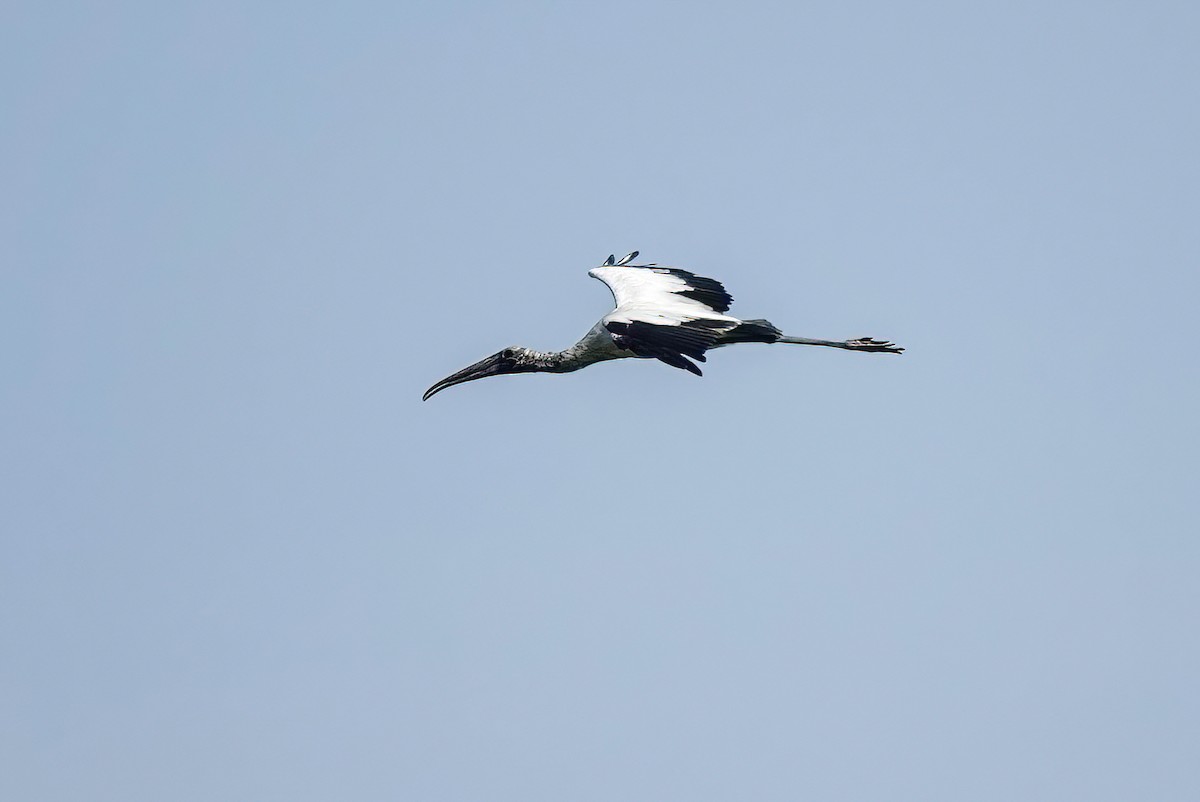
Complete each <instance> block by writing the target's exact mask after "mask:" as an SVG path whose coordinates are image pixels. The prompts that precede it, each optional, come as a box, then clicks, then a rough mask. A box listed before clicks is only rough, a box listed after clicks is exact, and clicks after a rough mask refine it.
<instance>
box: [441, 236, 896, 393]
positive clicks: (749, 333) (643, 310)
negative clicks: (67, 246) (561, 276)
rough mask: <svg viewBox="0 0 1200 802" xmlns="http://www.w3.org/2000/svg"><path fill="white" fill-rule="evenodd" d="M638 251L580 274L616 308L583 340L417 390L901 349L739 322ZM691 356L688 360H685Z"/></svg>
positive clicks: (520, 352) (496, 357)
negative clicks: (729, 357)
mask: <svg viewBox="0 0 1200 802" xmlns="http://www.w3.org/2000/svg"><path fill="white" fill-rule="evenodd" d="M637 255H638V251H633V252H632V253H630V254H628V255H626V256H624V257H623V258H621V259H620V260H617V259H616V258H614V257H613V256H611V255H610V256H609V257H608V260H607V261H605V263H604V264H603V265H601V266H600V267H595V268H592V269H591V270H589V271H588V275H589V276H591V277H592V278H597V279H600V280H601V281H603V282H604V283H605V284H607V285H608V288H609V289H610V290H612V294H613V299H614V300H615V301H616V304H617V307H616V309H614V310H612V311H611V312H609V313H608V314H607V315H605V316H604V317H602V318H600V322H598V323H597V324H596V325H595V326H593V327H592V329H591V331H589V332H588V333H587V334H585V335H583V339H581V340H580V341H579V342H577V343H575V344H574V345H573V346H571V347H570V348H568V349H567V350H565V351H549V352H543V351H534V350H533V349H531V348H525V347H523V346H519V345H513V346H510V347H508V348H505V349H504V350H503V351H499V352H497V353H495V354H492V355H491V356H489V357H488V358H487V359H484V360H481V361H479V362H476V363H475V364H474V365H471V366H470V367H466V368H463V369H462V370H460V371H459V372H458V373H455V374H453V375H451V376H447V377H446V378H444V379H442V380H441V381H440V382H438V383H437V384H435V385H433V386H432V387H430V388H429V389H428V390H426V391H425V395H424V397H423V399H422V400H428V399H429V398H430V397H431V396H433V395H434V394H436V393H440V392H441V391H442V390H445V389H446V388H447V387H453V386H454V385H456V384H462V383H463V382H469V381H474V380H475V379H483V378H487V377H488V376H503V375H504V374H507V373H570V372H571V371H575V370H579V369H580V368H586V367H587V366H588V365H594V364H596V363H597V362H606V361H608V360H610V359H627V358H630V357H637V358H639V359H657V360H659V361H661V362H665V363H666V364H668V365H670V366H671V367H673V368H680V369H681V370H686V371H689V372H691V373H694V374H696V375H697V376H700V375H702V374H701V372H700V368H699V367H697V365H696V364H695V363H696V362H704V361H706V360H705V356H704V354H705V352H706V351H709V350H710V349H713V348H721V347H722V346H726V345H735V344H737V343H788V344H793V345H824V346H828V347H830V348H843V349H845V350H847V351H865V352H869V353H879V354H899V353H902V352H903V351H904V349H903V348H900V347H898V346H896V345H895V344H894V343H890V342H886V341H884V340H875V339H872V338H870V337H859V338H858V339H855V340H812V339H809V338H807V337H788V336H786V335H785V334H784V333H783V332H782V331H780V330H779V329H777V328H776V327H775V326H773V325H772V324H771V323H770V322H768V321H766V320H741V319H739V318H736V317H732V316H730V315H727V314H725V313H726V312H728V311H729V306H730V304H732V303H733V297H732V296H730V294H729V293H728V292H726V291H725V287H723V286H722V285H721V283H720V282H719V281H715V280H714V279H711V278H705V277H704V276H697V275H696V274H695V273H689V272H688V271H686V270H680V269H678V268H675V267H660V266H658V265H656V264H646V265H635V264H632V262H633V260H634V259H635V258H636V257H637ZM692 360H694V361H692Z"/></svg>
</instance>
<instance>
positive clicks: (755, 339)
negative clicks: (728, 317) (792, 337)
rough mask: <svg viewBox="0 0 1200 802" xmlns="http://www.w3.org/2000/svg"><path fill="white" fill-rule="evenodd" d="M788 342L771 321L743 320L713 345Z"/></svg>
mask: <svg viewBox="0 0 1200 802" xmlns="http://www.w3.org/2000/svg"><path fill="white" fill-rule="evenodd" d="M778 342H787V338H786V337H784V336H783V332H782V331H780V330H779V329H777V328H776V327H775V326H773V325H772V324H771V321H769V320H743V321H742V322H741V323H739V324H738V325H737V326H734V327H733V328H732V329H730V330H729V331H727V332H725V333H723V334H722V335H721V336H720V337H718V338H717V341H716V342H715V343H713V346H714V347H716V346H720V345H734V344H735V343H778Z"/></svg>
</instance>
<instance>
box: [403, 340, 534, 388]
mask: <svg viewBox="0 0 1200 802" xmlns="http://www.w3.org/2000/svg"><path fill="white" fill-rule="evenodd" d="M536 355H537V352H536V351H533V350H531V349H529V348H525V347H524V346H521V345H510V346H509V347H508V348H505V349H504V350H503V351H497V352H496V353H494V354H492V355H491V356H489V357H488V358H487V359H481V360H479V361H478V362H476V363H475V364H474V365H470V366H468V367H465V368H463V369H462V370H460V371H459V372H458V373H454V374H452V375H450V376H447V377H446V378H444V379H442V380H441V381H440V382H438V383H437V384H435V385H433V386H432V387H430V388H429V389H428V390H426V391H425V395H424V396H422V397H421V400H422V401H428V400H429V399H430V398H432V397H433V396H434V395H436V394H437V393H440V392H441V391H442V390H445V389H446V388H447V387H453V386H454V385H456V384H462V383H463V382H469V381H475V380H476V379H486V378H487V377H488V376H503V375H505V374H507V373H535V372H537V371H540V370H545V369H546V367H545V365H544V362H543V360H540V359H538V358H536Z"/></svg>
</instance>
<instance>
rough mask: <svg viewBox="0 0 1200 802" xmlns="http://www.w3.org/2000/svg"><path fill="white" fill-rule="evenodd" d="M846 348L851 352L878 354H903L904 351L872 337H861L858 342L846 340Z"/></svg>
mask: <svg viewBox="0 0 1200 802" xmlns="http://www.w3.org/2000/svg"><path fill="white" fill-rule="evenodd" d="M846 347H847V348H849V349H850V350H851V351H867V352H869V353H877V354H902V353H904V349H903V348H901V347H900V346H898V345H896V344H895V343H890V342H887V341H886V340H876V339H873V338H871V337H859V338H858V339H857V340H846Z"/></svg>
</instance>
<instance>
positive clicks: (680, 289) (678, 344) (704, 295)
mask: <svg viewBox="0 0 1200 802" xmlns="http://www.w3.org/2000/svg"><path fill="white" fill-rule="evenodd" d="M588 275H590V276H591V277H592V278H597V279H600V280H601V281H603V282H604V283H605V284H606V285H608V288H609V289H610V290H612V294H613V298H614V299H615V300H616V303H617V308H616V309H614V310H613V311H612V312H610V313H609V314H607V315H605V317H604V319H603V320H602V322H603V324H604V327H605V328H606V329H608V332H609V334H611V335H612V338H613V342H615V343H616V344H617V347H618V348H621V349H623V350H626V351H631V352H633V353H634V354H635V355H636V356H641V357H652V358H654V359H659V360H661V361H663V362H665V363H667V364H668V365H671V366H672V367H676V368H681V369H683V370H687V371H690V372H692V373H695V374H696V375H697V376H699V375H701V373H700V368H698V367H696V366H695V365H694V364H693V363H691V362H689V361H688V359H687V358H688V357H690V358H691V359H694V360H696V361H697V362H703V361H705V357H704V352H705V351H706V350H708V349H709V348H712V347H713V345H714V344H715V343H716V342H717V340H718V339H719V338H720V336H721V335H722V334H723V333H724V332H727V331H729V330H730V329H732V328H734V327H736V326H737V325H738V324H739V323H741V321H740V320H738V319H737V318H735V317H730V316H729V315H726V314H724V313H725V312H727V311H728V310H729V305H730V304H731V303H733V298H732V297H731V296H730V295H729V293H728V292H726V291H725V288H724V287H723V286H721V283H720V282H719V281H716V280H714V279H711V278H705V277H704V276H697V275H696V274H695V273H689V272H688V271H686V270H679V269H678V268H674V267H658V266H657V265H605V266H603V267H597V268H593V269H592V270H589V271H588Z"/></svg>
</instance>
